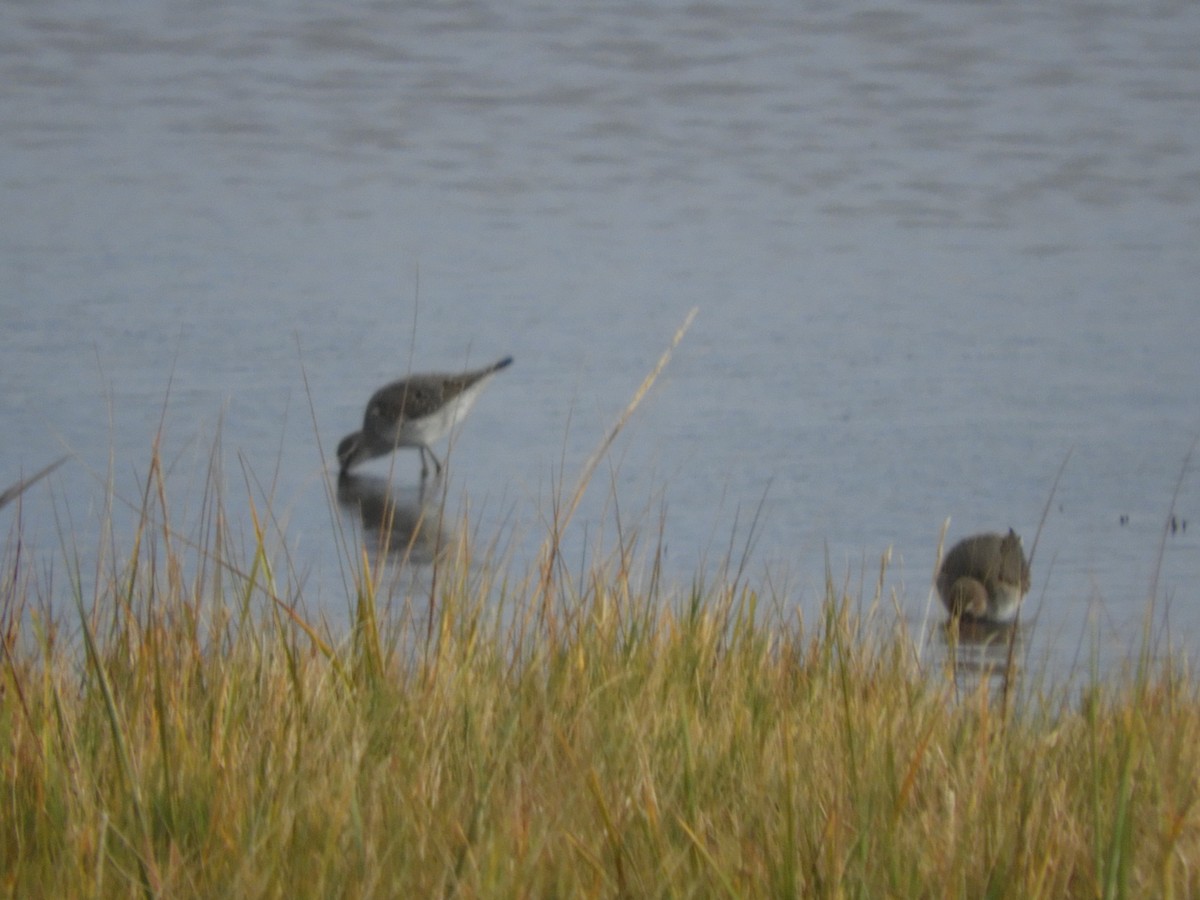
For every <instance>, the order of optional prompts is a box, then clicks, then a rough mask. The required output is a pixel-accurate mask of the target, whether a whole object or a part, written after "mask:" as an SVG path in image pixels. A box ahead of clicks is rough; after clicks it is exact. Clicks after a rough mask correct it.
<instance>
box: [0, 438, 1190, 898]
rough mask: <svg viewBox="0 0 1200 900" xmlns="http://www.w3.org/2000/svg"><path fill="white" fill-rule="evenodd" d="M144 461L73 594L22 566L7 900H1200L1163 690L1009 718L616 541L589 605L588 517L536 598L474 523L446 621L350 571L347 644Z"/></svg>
mask: <svg viewBox="0 0 1200 900" xmlns="http://www.w3.org/2000/svg"><path fill="white" fill-rule="evenodd" d="M152 456H153V459H152V464H151V467H150V474H149V475H148V477H147V480H146V486H145V493H144V495H143V498H142V500H141V514H140V522H141V527H140V528H139V529H137V531H136V533H135V535H134V538H133V546H132V549H130V550H128V551H126V552H124V553H118V552H117V551H116V550H113V549H111V546H112V545H114V544H115V541H111V542H108V543H107V544H106V546H107V547H110V549H107V550H105V549H103V548H102V550H101V558H100V561H99V563H98V564H97V573H98V575H97V577H96V578H95V579H94V581H95V585H96V586H95V588H94V591H93V592H92V593H89V594H88V595H87V596H85V595H84V588H83V585H84V582H85V579H84V578H83V577H81V573H80V572H79V571H78V569H79V563H78V562H72V560H78V559H80V558H88V554H84V553H77V552H71V551H69V552H67V553H65V554H64V555H65V556H66V558H67V560H68V562H67V567H68V569H69V570H70V575H71V577H70V582H71V583H70V586H69V587H68V588H65V589H64V588H61V587H60V586H58V585H57V584H54V585H52V584H51V582H50V579H49V577H48V576H47V575H45V574H43V575H41V576H39V575H38V572H39V571H42V572H45V571H46V570H45V569H42V570H39V569H38V568H37V566H36V565H34V564H31V563H30V562H29V561H28V560H26V559H24V558H22V557H21V554H20V542H19V540H17V541H10V545H9V550H8V553H7V556H6V557H5V567H4V570H3V572H2V573H0V627H2V629H3V644H2V650H3V656H2V658H0V804H2V809H0V891H3V893H4V894H5V895H7V896H12V897H22V898H29V897H132V896H148V897H170V898H186V897H288V898H292V897H333V896H336V897H450V896H461V897H489V898H490V897H509V896H511V897H567V896H572V897H573V896H584V897H710V896H718V897H719V896H734V897H742V896H770V897H791V896H804V897H871V898H877V897H1014V898H1037V897H1054V898H1061V897H1088V898H1092V897H1105V898H1107V897H1150V896H1153V897H1191V896H1198V895H1200V809H1198V807H1197V797H1198V794H1200V774H1198V773H1200V697H1198V693H1197V682H1196V679H1195V677H1194V676H1193V674H1192V673H1191V672H1190V671H1189V670H1187V668H1186V667H1185V666H1184V665H1183V664H1182V663H1181V662H1180V661H1178V660H1175V661H1168V662H1165V663H1159V664H1156V665H1150V664H1144V665H1140V666H1137V667H1134V668H1131V669H1130V670H1129V671H1128V672H1127V673H1114V674H1112V675H1109V676H1107V677H1106V678H1101V677H1099V676H1096V677H1095V678H1094V680H1093V682H1092V683H1091V684H1090V685H1089V686H1088V687H1086V688H1085V689H1083V690H1081V691H1078V692H1068V691H1067V690H1063V689H1055V688H1054V687H1052V686H1048V687H1039V688H1037V689H1035V690H1029V691H1026V692H1022V693H1021V695H1020V699H1019V700H1017V701H1015V702H1014V701H1013V700H1012V699H1011V697H1010V696H1009V695H1008V693H1007V692H1006V693H1005V695H1004V697H1003V699H1001V698H998V697H997V695H996V692H995V691H994V690H993V689H992V687H991V686H990V682H989V680H988V679H987V678H981V679H978V680H976V681H974V682H973V685H974V686H973V687H964V686H963V685H962V684H961V683H959V682H958V681H957V678H956V673H955V671H954V670H953V669H952V668H946V667H945V666H944V662H930V661H929V659H928V658H926V657H924V656H923V655H922V654H921V653H920V651H919V643H920V642H918V641H916V640H915V639H914V638H913V637H912V636H910V635H909V634H907V633H906V631H905V630H904V627H903V625H902V624H900V623H890V622H888V621H887V620H886V617H885V616H886V614H885V613H884V612H883V611H882V606H881V604H880V603H878V602H872V601H871V600H870V598H868V600H867V601H866V602H863V599H862V598H859V597H855V596H850V595H849V594H847V593H846V591H845V590H844V589H842V588H839V587H837V586H836V585H835V584H834V583H833V582H832V581H830V582H829V583H828V584H827V587H826V596H825V598H824V605H823V609H822V611H821V614H820V616H819V617H818V618H817V619H816V620H815V621H813V622H804V621H802V620H801V619H800V618H799V616H798V614H796V613H795V612H794V611H791V610H793V607H792V606H791V605H790V604H789V603H788V602H787V598H781V597H776V596H774V595H773V594H772V592H771V591H770V590H769V589H763V588H758V587H756V586H755V585H753V584H752V583H750V581H748V580H747V578H746V577H745V576H744V573H743V571H742V569H741V568H740V567H737V566H730V567H728V568H729V571H730V572H731V574H730V575H729V576H727V577H725V578H723V579H721V580H720V581H719V582H717V583H713V584H707V585H705V584H701V583H700V582H699V581H697V583H696V584H695V585H693V586H691V587H690V588H685V589H679V588H673V587H671V586H668V585H663V584H662V583H661V582H660V580H659V579H658V578H657V577H655V572H654V571H652V572H651V573H650V577H649V578H643V577H642V576H643V575H644V573H643V572H642V571H641V570H640V569H639V566H638V565H636V564H635V563H634V560H636V559H640V558H641V556H640V555H639V554H640V552H641V551H640V549H639V541H638V540H637V537H636V535H634V534H633V533H632V532H630V531H626V532H625V533H623V534H621V535H620V536H619V537H618V539H617V541H616V544H617V546H616V549H615V550H614V551H612V552H611V553H609V554H608V556H607V557H606V558H605V559H604V560H603V561H602V562H598V563H596V564H595V565H593V566H592V567H591V568H589V569H586V570H584V571H576V572H574V573H572V572H571V571H570V567H569V566H567V565H565V564H564V563H563V561H562V560H561V558H560V557H559V555H558V550H557V548H558V541H559V538H560V537H561V535H562V533H563V530H564V529H565V528H566V527H567V525H568V524H569V521H570V516H571V514H572V513H573V511H574V509H575V506H576V504H577V499H578V491H577V492H576V493H575V494H573V495H571V496H570V497H568V500H567V502H565V503H563V504H562V505H561V506H560V507H558V508H557V509H556V512H555V513H554V515H553V516H552V519H551V522H550V524H549V525H548V526H547V536H546V543H545V549H544V553H543V555H542V557H541V559H540V560H539V563H538V565H536V566H535V567H534V571H532V572H530V573H512V572H509V571H507V570H506V569H505V567H504V566H503V565H500V564H497V563H495V562H494V561H493V560H492V559H491V558H490V554H489V553H481V554H478V555H476V554H475V552H474V551H473V549H472V545H473V538H472V535H471V532H470V529H469V527H468V526H467V524H465V523H463V524H462V525H460V526H459V527H458V528H457V532H456V535H455V537H454V540H452V541H449V542H448V543H447V545H446V548H445V550H444V552H442V554H441V555H440V556H439V557H438V559H437V562H436V563H435V566H436V571H437V577H436V578H434V579H432V583H433V587H432V588H431V591H432V592H433V593H432V596H431V597H429V598H424V599H428V600H429V601H431V603H430V609H432V613H430V614H429V615H428V616H426V615H425V614H424V613H421V614H419V615H418V614H415V613H414V612H413V608H414V606H413V605H411V604H410V605H404V604H401V605H400V606H399V607H396V608H393V607H391V606H390V605H385V604H384V603H382V602H381V600H380V583H381V579H382V578H383V575H382V574H381V570H380V569H379V568H377V567H375V566H374V565H373V563H372V561H371V560H370V559H368V558H367V556H366V555H365V554H361V553H360V552H359V551H358V550H357V549H356V548H355V547H354V546H353V544H352V542H347V547H348V550H347V568H348V571H350V572H351V578H352V581H353V585H352V596H351V598H350V607H351V609H352V610H353V615H352V621H351V623H350V626H349V628H348V629H346V630H345V632H343V633H337V632H335V631H333V630H332V629H331V628H329V627H327V626H325V625H322V624H321V623H320V619H319V618H314V617H312V616H311V615H310V614H308V613H307V612H306V611H305V609H304V604H303V598H302V596H300V592H301V589H300V588H298V587H296V586H295V585H294V584H293V583H292V582H291V581H289V579H288V578H287V576H286V571H287V570H286V566H285V567H284V569H283V571H284V573H285V574H284V577H282V578H281V577H280V575H279V574H278V573H277V572H276V564H275V563H274V561H273V560H272V558H271V554H270V553H269V552H268V550H267V549H266V548H267V545H268V540H267V538H266V536H265V530H266V529H265V526H262V525H259V524H257V523H261V522H263V521H267V520H269V519H270V516H269V515H268V514H264V511H262V510H259V509H258V508H257V507H256V506H255V504H254V502H253V500H249V501H247V505H248V513H249V515H248V516H247V517H246V518H249V519H250V520H251V521H253V522H255V523H256V527H255V529H254V531H253V534H252V535H251V538H250V539H249V541H248V546H241V545H240V544H239V542H238V541H236V540H235V539H233V538H232V536H231V533H230V529H229V528H228V526H227V525H226V523H227V522H228V521H229V520H230V519H231V518H233V517H231V516H230V515H228V513H227V510H226V509H225V504H226V502H227V498H226V497H225V496H222V495H221V493H220V491H218V490H217V488H216V487H215V486H214V487H213V488H212V489H211V492H212V495H211V496H210V497H208V498H206V501H205V503H204V504H203V507H202V511H201V514H200V520H199V523H198V525H196V526H195V528H196V533H193V534H192V536H190V537H184V536H183V534H184V532H183V531H182V530H180V529H177V528H176V527H175V526H174V524H173V523H171V522H170V521H169V518H168V516H167V512H166V510H167V502H166V497H165V490H164V488H163V481H162V477H161V468H160V466H159V465H158V463H157V453H156V452H155V453H154V454H152ZM213 468H214V470H215V469H216V468H217V467H216V466H214V467H213ZM593 468H594V466H593V465H592V464H590V463H589V467H588V469H587V471H586V472H585V478H584V479H583V480H582V481H581V486H582V484H583V483H585V482H586V479H587V478H588V477H590V473H591V471H592V469H593ZM216 483H217V481H216V480H215V479H214V482H213V484H214V485H215V484H216ZM65 546H67V547H69V546H70V543H69V538H68V539H67V540H66V541H65ZM651 551H653V548H651ZM650 559H651V560H653V559H654V553H653V552H651V553H650ZM651 569H652V570H653V563H651ZM643 582H645V585H644V586H643ZM89 583H90V581H89ZM64 590H65V591H66V594H67V596H66V597H65V598H64V596H63V595H62V591H64ZM64 599H65V600H68V601H70V606H71V607H72V608H73V612H70V611H69V612H67V613H59V614H51V612H50V609H51V608H52V607H55V608H58V607H59V606H61V604H62V603H63V602H64ZM410 599H413V600H414V601H415V600H417V599H422V598H410ZM389 610H390V611H389Z"/></svg>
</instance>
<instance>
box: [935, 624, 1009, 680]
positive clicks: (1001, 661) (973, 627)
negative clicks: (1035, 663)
mask: <svg viewBox="0 0 1200 900" xmlns="http://www.w3.org/2000/svg"><path fill="white" fill-rule="evenodd" d="M933 628H934V630H935V632H936V637H937V639H938V641H939V644H940V646H941V647H942V648H943V649H944V652H945V654H946V658H947V660H948V661H949V663H950V666H951V667H952V668H953V670H954V676H955V680H956V681H957V683H958V684H959V685H960V687H962V688H965V689H967V690H969V689H970V688H971V687H973V686H974V685H976V684H978V683H979V682H980V681H985V680H986V681H987V682H989V683H990V684H991V686H992V687H993V688H997V689H1001V688H1003V687H1004V686H1005V683H1006V682H1007V681H1008V680H1009V679H1010V678H1012V677H1013V676H1015V675H1017V674H1018V673H1019V672H1020V669H1021V660H1022V659H1024V653H1025V637H1026V628H1025V627H1023V626H1022V625H1021V623H1020V622H1019V621H1018V622H1013V623H996V622H980V621H969V620H965V619H953V620H951V621H948V622H942V623H938V624H937V625H934V626H933Z"/></svg>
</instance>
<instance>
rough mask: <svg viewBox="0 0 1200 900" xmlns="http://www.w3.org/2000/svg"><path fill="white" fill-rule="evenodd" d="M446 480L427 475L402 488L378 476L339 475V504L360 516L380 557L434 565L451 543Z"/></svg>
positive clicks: (373, 551)
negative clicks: (442, 503)
mask: <svg viewBox="0 0 1200 900" xmlns="http://www.w3.org/2000/svg"><path fill="white" fill-rule="evenodd" d="M440 486H441V480H440V479H437V478H435V479H433V480H432V481H427V480H426V479H422V480H421V484H420V485H419V486H418V487H401V486H398V485H396V484H393V483H391V482H390V481H389V480H388V479H386V478H382V477H380V476H377V475H354V474H349V475H343V476H342V477H340V478H338V486H337V500H338V506H340V507H341V508H342V510H343V511H344V512H345V513H346V514H348V515H351V516H356V517H358V519H359V521H360V522H361V524H362V531H363V536H364V538H366V539H367V540H368V541H369V544H368V549H369V551H371V552H372V554H373V555H374V556H376V558H378V557H379V556H386V557H390V558H391V559H392V560H394V561H395V562H398V563H407V564H409V565H428V564H430V563H432V562H433V561H434V560H435V559H436V558H437V557H438V555H439V554H442V553H444V552H445V550H446V548H447V547H449V545H450V539H449V536H448V535H447V533H446V531H445V530H444V529H443V528H442V527H441V521H442V517H441V510H440V508H439V506H438V504H437V503H436V502H435V501H436V499H437V498H438V497H440V496H441V491H440V490H438V488H439V487H440Z"/></svg>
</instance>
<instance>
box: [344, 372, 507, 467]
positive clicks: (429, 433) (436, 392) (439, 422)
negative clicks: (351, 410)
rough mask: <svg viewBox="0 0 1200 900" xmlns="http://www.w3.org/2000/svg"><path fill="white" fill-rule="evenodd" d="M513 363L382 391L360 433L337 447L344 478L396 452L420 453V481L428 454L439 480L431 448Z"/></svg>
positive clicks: (415, 379) (413, 379)
mask: <svg viewBox="0 0 1200 900" xmlns="http://www.w3.org/2000/svg"><path fill="white" fill-rule="evenodd" d="M511 363H512V357H511V356H506V357H504V359H502V360H500V361H499V362H496V363H493V364H492V365H490V366H485V367H484V368H482V369H472V370H471V371H470V372H460V373H457V374H454V375H440V374H435V375H411V376H409V377H408V378H405V379H402V380H400V381H393V382H392V383H391V384H387V385H384V386H383V387H381V388H380V389H379V390H377V391H376V392H375V393H374V394H372V395H371V399H370V400H369V401H368V402H367V411H366V413H365V414H364V415H363V426H362V430H361V431H356V432H354V433H353V434H348V435H346V437H344V438H342V442H341V443H340V444H338V449H337V455H338V462H339V463H340V464H341V473H340V474H341V475H342V476H344V475H346V473H347V472H349V471H350V470H351V469H352V468H354V467H355V466H357V465H358V464H359V463H361V462H364V461H365V460H368V459H374V458H375V457H377V456H386V455H387V454H389V453H391V452H392V451H393V450H395V449H397V448H398V447H417V448H419V449H420V451H421V477H422V478H425V477H426V476H427V475H428V474H429V469H428V467H427V466H426V464H425V454H429V456H430V458H431V459H433V465H434V467H435V468H436V470H437V474H439V475H440V474H441V473H442V462H441V460H440V459H438V458H437V456H436V455H435V454H434V452H433V450H432V448H430V446H429V445H430V444H431V443H433V442H434V441H436V440H438V439H439V438H441V437H443V436H444V435H445V434H446V433H447V432H449V431H450V429H451V428H453V427H454V426H455V425H457V424H458V423H459V422H461V421H462V420H463V417H464V416H466V414H467V413H468V412H469V411H470V409H471V405H472V404H473V403H474V402H475V398H476V397H478V396H479V392H480V391H481V390H483V386H484V384H486V383H487V380H488V377H489V376H491V375H493V374H494V373H496V372H498V371H500V370H501V369H503V368H504V367H505V366H508V365H510V364H511Z"/></svg>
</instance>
